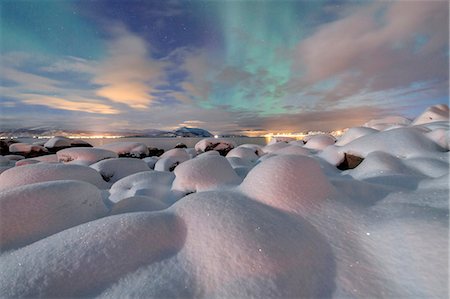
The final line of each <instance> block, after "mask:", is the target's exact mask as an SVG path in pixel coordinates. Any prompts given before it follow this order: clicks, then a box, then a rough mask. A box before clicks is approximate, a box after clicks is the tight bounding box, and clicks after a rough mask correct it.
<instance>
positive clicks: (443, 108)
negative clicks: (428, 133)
mask: <svg viewBox="0 0 450 299" xmlns="http://www.w3.org/2000/svg"><path fill="white" fill-rule="evenodd" d="M449 113H450V111H449V108H448V106H447V105H445V104H439V105H434V106H430V107H428V108H427V109H426V110H425V111H424V112H423V113H422V114H421V115H419V116H418V117H416V118H415V119H414V121H413V122H412V124H411V125H421V124H425V123H430V122H435V121H449Z"/></svg>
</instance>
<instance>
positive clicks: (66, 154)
mask: <svg viewBox="0 0 450 299" xmlns="http://www.w3.org/2000/svg"><path fill="white" fill-rule="evenodd" d="M56 156H57V157H58V161H59V162H63V163H69V162H71V163H73V162H84V163H85V164H86V165H90V164H94V163H96V162H98V161H101V160H105V159H109V158H117V157H118V155H117V154H116V153H115V152H113V151H109V150H105V149H101V148H89V147H72V148H66V149H63V150H60V151H58V152H57V153H56Z"/></svg>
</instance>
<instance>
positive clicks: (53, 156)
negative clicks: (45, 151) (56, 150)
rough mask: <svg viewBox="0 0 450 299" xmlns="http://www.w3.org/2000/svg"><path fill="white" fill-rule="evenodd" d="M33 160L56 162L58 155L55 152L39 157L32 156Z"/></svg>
mask: <svg viewBox="0 0 450 299" xmlns="http://www.w3.org/2000/svg"><path fill="white" fill-rule="evenodd" d="M33 159H34V160H38V161H39V162H46V163H57V162H58V156H57V155H56V154H51V155H43V156H39V157H34V158H33Z"/></svg>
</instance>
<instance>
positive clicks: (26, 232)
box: [0, 181, 108, 250]
mask: <svg viewBox="0 0 450 299" xmlns="http://www.w3.org/2000/svg"><path fill="white" fill-rule="evenodd" d="M0 206H1V207H2V208H1V209H0V215H1V219H2V220H1V222H2V225H0V248H1V249H2V250H4V249H10V248H17V247H19V246H24V245H28V244H30V243H32V242H35V241H37V240H40V239H42V238H45V237H47V236H49V235H52V234H55V233H57V232H60V231H62V230H65V229H67V228H69V227H73V226H76V225H78V224H81V223H84V222H88V221H91V220H94V219H97V218H99V217H102V216H105V215H106V213H107V212H108V209H107V208H106V206H105V204H104V203H103V200H102V196H101V191H100V190H99V189H98V188H97V187H95V186H94V185H92V184H88V183H85V182H81V181H52V182H42V183H36V184H30V185H24V186H19V187H16V188H11V189H7V190H3V191H2V192H0Z"/></svg>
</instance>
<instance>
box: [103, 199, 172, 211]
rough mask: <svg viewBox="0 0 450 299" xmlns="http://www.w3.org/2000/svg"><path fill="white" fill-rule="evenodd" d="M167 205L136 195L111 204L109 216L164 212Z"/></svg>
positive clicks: (157, 200)
mask: <svg viewBox="0 0 450 299" xmlns="http://www.w3.org/2000/svg"><path fill="white" fill-rule="evenodd" d="M168 206H169V205H168V204H166V203H164V202H162V201H160V200H159V199H156V198H153V197H148V196H142V195H136V196H132V197H127V198H124V199H121V200H120V201H118V202H116V203H114V204H113V206H112V207H111V211H110V215H117V214H123V213H132V212H145V211H147V212H154V211H160V210H164V209H166V208H167V207H168Z"/></svg>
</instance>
